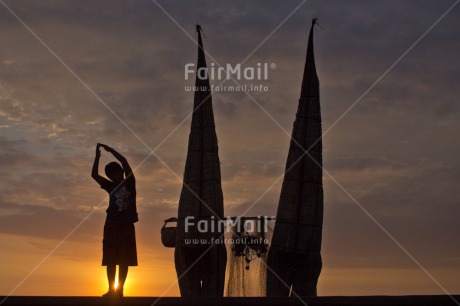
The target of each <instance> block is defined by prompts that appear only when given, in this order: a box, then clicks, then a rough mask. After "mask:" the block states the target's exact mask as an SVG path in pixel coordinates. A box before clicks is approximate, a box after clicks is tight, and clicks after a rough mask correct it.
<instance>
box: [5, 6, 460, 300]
mask: <svg viewBox="0 0 460 306" xmlns="http://www.w3.org/2000/svg"><path fill="white" fill-rule="evenodd" d="M457 2H458V1H457ZM457 2H456V1H454V0H440V1H415V0H413V1H365V0H363V1H354V0H352V1H329V0H327V1H261V0H260V1H232V2H230V1H227V2H219V4H217V3H216V2H212V1H164V0H158V2H155V1H149V0H142V1H121V0H116V1H115V0H112V1H109V0H105V1H57V0H55V1H38V0H37V1H23V0H17V1H12V0H2V1H0V66H1V67H0V174H1V175H0V182H1V183H0V244H1V252H0V272H1V275H2V277H1V278H0V295H9V294H13V295H100V294H102V293H104V292H105V290H106V286H107V285H106V279H105V269H104V267H101V265H100V264H101V258H102V228H103V225H104V220H105V209H106V207H107V205H108V201H107V195H106V192H105V191H104V190H102V189H101V188H99V187H98V185H97V184H96V183H95V182H94V181H93V180H92V179H91V177H90V172H91V166H92V162H93V159H94V150H95V145H96V143H97V142H102V143H106V144H109V145H111V146H113V147H114V148H116V149H117V150H119V151H120V152H121V153H123V154H124V155H125V156H126V157H127V158H128V160H129V162H130V163H131V165H132V167H133V168H134V167H137V166H138V165H139V164H140V163H141V162H142V164H141V165H140V166H139V167H138V168H137V170H136V172H135V175H136V178H137V197H138V198H137V201H138V211H139V218H140V222H139V223H137V224H136V233H137V243H138V256H139V267H136V268H132V269H131V270H130V272H129V275H128V282H127V284H126V288H125V295H127V296H133V295H137V296H162V295H164V296H178V295H179V289H178V285H177V283H176V282H175V281H176V272H175V269H174V259H173V251H174V250H173V249H167V248H164V247H163V246H162V245H161V241H160V228H161V226H162V225H163V222H162V220H164V219H167V218H169V217H174V216H176V214H177V205H178V200H179V193H180V190H181V187H182V182H181V179H182V175H183V170H184V165H185V157H186V150H187V141H188V134H189V130H190V121H191V120H190V118H191V117H190V113H191V111H192V107H193V93H192V92H188V91H186V90H185V87H186V86H189V85H193V83H194V77H191V78H189V79H188V80H186V79H185V76H184V67H185V65H186V64H188V63H196V57H197V47H196V43H195V41H194V39H195V38H196V34H195V24H197V23H199V24H201V25H202V27H203V29H204V33H205V35H206V38H205V39H204V47H205V49H206V51H207V52H208V53H209V55H208V56H207V62H208V66H209V65H210V64H211V63H215V65H216V66H217V65H226V64H227V63H229V64H231V65H233V66H234V65H236V64H238V63H241V62H242V61H243V60H244V59H245V58H246V57H248V56H249V57H248V59H247V61H245V63H244V64H243V66H244V67H256V66H257V64H258V63H268V64H269V65H271V64H275V65H274V66H273V67H274V69H272V68H269V71H268V79H267V80H260V81H259V80H253V81H245V80H242V81H241V83H242V84H248V85H250V84H253V85H260V84H262V85H264V86H266V87H267V88H268V91H266V92H248V94H245V93H243V92H218V93H217V92H216V93H214V95H213V103H214V115H215V120H216V130H217V135H218V139H219V154H220V160H221V167H222V187H223V192H224V206H225V214H226V215H229V216H230V215H231V216H236V215H240V214H242V213H243V212H244V211H245V210H246V209H248V208H250V210H249V211H248V212H247V213H246V215H247V216H256V215H269V216H272V215H275V214H276V208H277V205H278V199H279V193H280V190H281V182H282V176H283V172H284V166H285V163H286V157H287V153H288V148H289V140H290V139H289V133H290V132H291V129H292V123H293V121H294V118H295V112H296V110H297V103H298V99H299V94H300V85H301V81H302V73H303V65H304V61H305V52H306V46H307V35H308V30H309V26H310V24H311V19H312V18H313V17H318V18H319V24H320V25H321V28H320V27H318V28H317V29H316V30H315V57H316V66H317V71H318V76H319V79H320V84H321V104H322V116H323V131H327V133H326V135H325V136H324V139H323V148H324V153H323V160H324V169H325V173H324V192H325V193H324V197H325V198H324V207H325V214H324V231H323V233H324V234H323V249H322V256H323V271H322V274H321V276H320V278H319V284H318V295H409V294H447V293H450V294H459V293H460V278H459V274H460V243H459V236H458V235H459V232H460V222H459V216H460V197H459V192H458V190H459V186H460V158H459V156H460V141H459V136H458V135H459V131H460V120H459V119H460V102H459V96H460V86H459V84H458V80H459V79H460V57H459V54H460V4H459V5H456V6H454V7H453V8H451V7H452V6H453V5H454V4H455V3H457ZM450 8H451V10H449V9H450ZM445 13H446V14H445ZM443 14H445V15H444V16H443ZM184 31H185V32H184ZM422 36H423V37H422ZM420 38H421V39H420ZM419 39H420V40H419ZM417 40H419V41H418V42H417ZM414 43H415V44H414ZM406 51H409V52H406ZM401 56H402V57H401ZM275 66H276V67H275ZM390 68H391V69H390ZM382 76H383V78H381V77H382ZM211 83H212V84H214V85H217V84H219V80H211ZM224 85H235V83H233V82H232V81H226V82H225V83H224ZM358 99H359V100H358ZM355 102H357V103H356V104H355V105H354V103H355ZM352 106H353V107H352ZM350 107H352V108H350ZM345 112H346V113H345ZM150 150H154V151H155V154H156V155H157V156H153V155H152V156H150V157H149V158H148V159H146V160H145V161H144V162H143V160H144V159H145V158H146V157H147V156H148V154H149V153H150ZM111 160H112V159H111V156H109V155H108V154H107V153H106V152H105V151H103V152H102V159H101V164H102V165H101V169H100V171H101V173H102V172H103V167H102V166H103V165H105V164H106V163H107V162H109V161H111ZM255 201H257V202H256V203H255V204H254V202H255ZM253 204H254V205H253ZM90 213H91V215H89V214H90ZM85 218H86V219H85ZM82 221H84V222H82Z"/></svg>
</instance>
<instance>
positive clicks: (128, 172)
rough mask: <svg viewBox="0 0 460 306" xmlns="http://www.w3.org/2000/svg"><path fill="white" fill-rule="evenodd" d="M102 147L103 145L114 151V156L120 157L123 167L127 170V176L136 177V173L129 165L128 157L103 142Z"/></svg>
mask: <svg viewBox="0 0 460 306" xmlns="http://www.w3.org/2000/svg"><path fill="white" fill-rule="evenodd" d="M101 147H103V148H104V149H105V150H106V151H107V152H110V153H112V155H113V156H115V158H116V159H118V160H119V161H120V163H121V166H122V167H123V170H124V171H125V175H126V177H127V178H128V177H132V178H133V179H134V173H133V170H132V169H131V167H130V166H129V163H128V161H127V160H126V158H125V157H124V156H123V155H121V154H120V153H118V152H117V151H116V150H115V149H113V148H111V147H109V146H108V145H105V144H101Z"/></svg>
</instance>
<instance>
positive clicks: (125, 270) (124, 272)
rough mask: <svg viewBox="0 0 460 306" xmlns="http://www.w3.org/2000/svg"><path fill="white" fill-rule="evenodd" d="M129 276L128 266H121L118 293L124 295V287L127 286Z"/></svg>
mask: <svg viewBox="0 0 460 306" xmlns="http://www.w3.org/2000/svg"><path fill="white" fill-rule="evenodd" d="M127 276H128V266H127V265H120V266H119V267H118V288H117V291H118V292H119V293H120V295H123V287H124V285H125V281H126V277H127Z"/></svg>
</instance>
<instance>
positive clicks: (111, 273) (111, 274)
mask: <svg viewBox="0 0 460 306" xmlns="http://www.w3.org/2000/svg"><path fill="white" fill-rule="evenodd" d="M116 270H117V266H115V265H107V281H108V283H109V290H108V291H107V293H106V294H104V295H103V296H109V295H111V294H112V293H113V292H114V291H115V273H116Z"/></svg>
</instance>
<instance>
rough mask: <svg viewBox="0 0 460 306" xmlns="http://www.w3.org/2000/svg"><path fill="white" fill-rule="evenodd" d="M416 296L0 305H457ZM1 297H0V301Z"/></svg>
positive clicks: (25, 300)
mask: <svg viewBox="0 0 460 306" xmlns="http://www.w3.org/2000/svg"><path fill="white" fill-rule="evenodd" d="M453 298H454V299H455V300H457V302H455V301H454V300H453V299H452V298H451V297H449V296H447V295H421V296H420V295H418V296H414V295H412V296H329V297H317V298H303V301H300V300H298V299H297V298H177V297H163V298H157V297H126V298H124V299H123V300H121V301H117V300H115V301H111V300H106V299H102V298H101V297H70V296H66V297H61V296H55V297H48V296H11V297H9V298H8V299H6V300H5V301H4V302H3V303H2V304H0V305H2V306H3V305H5V306H6V305H43V306H45V305H46V306H48V305H63V306H73V305H88V306H89V305H132V306H134V305H140V306H141V305H142V306H144V305H145V306H150V305H152V304H154V305H156V306H166V305H168V306H169V305H171V306H173V305H184V306H211V305H212V306H230V305H236V306H257V305H267V306H270V305H280V306H281V305H308V306H311V305H371V306H372V305H456V306H457V305H460V295H454V296H453ZM3 299H4V297H0V302H1V301H3Z"/></svg>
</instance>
